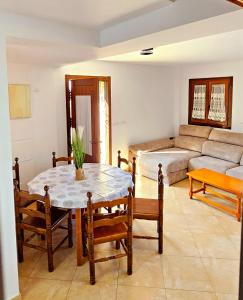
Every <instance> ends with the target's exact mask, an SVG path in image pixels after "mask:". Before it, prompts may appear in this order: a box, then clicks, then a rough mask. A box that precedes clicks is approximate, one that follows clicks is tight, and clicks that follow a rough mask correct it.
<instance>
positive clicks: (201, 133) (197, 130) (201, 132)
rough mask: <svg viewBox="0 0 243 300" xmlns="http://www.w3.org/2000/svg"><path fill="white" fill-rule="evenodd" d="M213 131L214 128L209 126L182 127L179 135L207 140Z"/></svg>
mask: <svg viewBox="0 0 243 300" xmlns="http://www.w3.org/2000/svg"><path fill="white" fill-rule="evenodd" d="M211 130H212V127H209V126H197V125H180V128H179V135H190V136H196V137H201V138H206V139H207V138H208V137H209V134H210V132H211Z"/></svg>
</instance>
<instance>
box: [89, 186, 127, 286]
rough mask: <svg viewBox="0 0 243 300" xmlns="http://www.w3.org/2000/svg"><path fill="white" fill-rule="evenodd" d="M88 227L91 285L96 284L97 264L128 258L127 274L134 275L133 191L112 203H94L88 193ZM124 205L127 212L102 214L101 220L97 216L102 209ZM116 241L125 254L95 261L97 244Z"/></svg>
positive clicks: (118, 211)
mask: <svg viewBox="0 0 243 300" xmlns="http://www.w3.org/2000/svg"><path fill="white" fill-rule="evenodd" d="M87 197H88V207H87V223H86V224H87V225H86V227H87V228H86V231H87V234H88V260H89V270H90V284H95V263H98V262H104V261H108V260H111V259H117V258H121V257H123V256H127V274H128V275H131V274H132V218H133V217H132V201H133V198H132V189H131V188H129V196H128V197H127V198H121V199H117V200H112V201H103V202H98V203H92V201H91V197H92V194H91V193H90V192H88V193H87ZM121 204H124V207H126V209H125V210H117V211H116V212H115V213H110V214H107V215H104V214H102V215H101V218H99V217H98V215H97V214H95V210H96V209H99V208H102V207H109V208H111V209H112V208H113V207H117V206H118V205H121ZM111 241H116V242H119V243H121V245H122V247H123V249H124V251H125V253H119V254H117V255H113V256H109V257H102V258H98V259H94V246H95V245H97V244H102V243H107V242H111Z"/></svg>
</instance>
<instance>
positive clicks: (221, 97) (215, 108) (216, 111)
mask: <svg viewBox="0 0 243 300" xmlns="http://www.w3.org/2000/svg"><path fill="white" fill-rule="evenodd" d="M208 119H210V120H213V121H220V122H223V121H225V120H226V112H225V85H224V84H214V85H212V92H211V101H210V109H209V114H208Z"/></svg>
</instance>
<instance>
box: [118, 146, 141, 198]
mask: <svg viewBox="0 0 243 300" xmlns="http://www.w3.org/2000/svg"><path fill="white" fill-rule="evenodd" d="M122 163H124V164H126V165H127V166H128V167H129V166H130V164H132V170H131V174H132V181H133V184H134V187H133V193H132V194H133V197H135V183H136V157H133V158H132V163H130V162H129V160H127V159H126V158H122V157H121V151H120V150H118V157H117V166H118V168H121V164H122Z"/></svg>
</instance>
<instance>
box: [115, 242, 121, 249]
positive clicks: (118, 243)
mask: <svg viewBox="0 0 243 300" xmlns="http://www.w3.org/2000/svg"><path fill="white" fill-rule="evenodd" d="M120 248H121V247H120V241H116V250H119V249H120Z"/></svg>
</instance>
